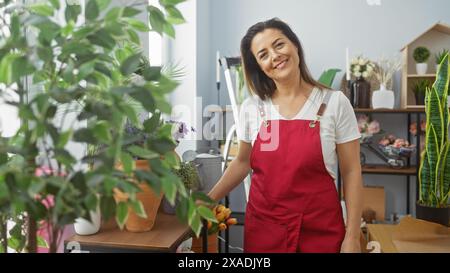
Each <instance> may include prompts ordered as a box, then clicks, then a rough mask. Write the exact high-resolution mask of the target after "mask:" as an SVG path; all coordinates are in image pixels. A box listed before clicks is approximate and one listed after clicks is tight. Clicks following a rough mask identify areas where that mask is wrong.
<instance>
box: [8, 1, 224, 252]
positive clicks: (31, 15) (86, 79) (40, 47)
mask: <svg viewBox="0 0 450 273" xmlns="http://www.w3.org/2000/svg"><path fill="white" fill-rule="evenodd" d="M181 2H183V0H161V1H160V4H161V9H159V8H157V7H155V6H148V5H147V2H146V1H140V2H139V4H141V5H144V7H145V8H144V9H137V8H136V6H137V5H138V2H137V1H133V2H130V3H128V4H124V5H123V6H120V7H110V6H109V4H110V1H108V0H89V1H86V7H85V13H84V17H85V18H84V19H85V20H83V23H81V22H82V20H81V19H80V17H81V15H82V8H81V6H80V5H78V4H77V2H67V3H68V4H65V5H62V4H61V2H60V1H58V0H51V1H43V2H38V3H34V4H30V5H24V4H20V3H18V2H15V1H11V0H9V1H8V0H6V1H2V2H1V3H0V21H1V22H2V28H1V33H0V35H1V36H0V84H2V86H3V87H2V89H0V95H2V96H3V95H4V94H5V92H4V91H5V89H8V90H11V91H12V92H14V93H15V94H16V95H17V97H18V99H17V100H11V99H10V98H5V101H6V102H7V103H8V104H9V105H12V106H14V107H16V108H17V110H18V113H19V117H20V119H21V127H20V129H19V130H18V131H17V133H16V135H14V136H12V137H10V138H0V158H1V161H0V213H1V219H13V220H15V219H23V221H15V223H16V226H17V225H20V226H18V228H16V229H13V230H16V231H17V230H21V231H23V230H25V231H26V232H24V233H20V235H21V236H23V238H22V239H20V241H21V242H25V250H24V251H27V252H36V250H37V244H38V236H37V233H38V228H39V225H38V223H40V222H41V221H42V220H45V221H47V223H48V224H50V225H51V234H50V237H49V240H50V241H49V242H48V244H49V248H50V252H56V250H57V246H58V242H59V241H60V239H61V234H62V231H63V230H64V227H65V226H66V225H68V224H72V223H74V221H75V219H77V218H79V217H83V218H86V219H89V218H90V211H92V210H95V209H96V208H97V205H98V204H100V208H101V213H102V216H103V217H104V219H106V220H107V219H109V218H111V217H115V219H116V221H117V223H118V225H119V226H120V227H121V228H122V227H123V226H124V224H125V222H126V220H127V218H128V207H129V206H130V207H132V208H133V210H134V211H136V212H137V213H138V214H139V213H140V211H139V210H141V209H142V204H140V202H139V201H138V200H136V199H135V198H134V197H135V193H136V192H137V191H138V190H139V189H138V188H137V187H136V185H135V184H134V183H133V179H134V178H137V179H138V180H139V181H144V182H146V183H147V184H148V185H149V186H150V187H151V188H152V189H154V190H156V191H157V192H159V191H162V192H163V193H164V194H165V195H166V197H167V198H168V199H169V201H170V202H171V203H174V201H175V197H176V195H177V193H179V195H180V196H181V198H180V206H178V209H177V216H178V217H179V218H180V219H181V220H182V221H184V222H185V223H188V224H189V225H190V226H191V227H192V229H193V231H194V232H195V233H196V234H197V235H198V234H199V233H200V230H201V227H202V224H201V220H202V218H205V219H209V220H211V221H216V220H215V218H214V215H213V214H212V212H211V211H210V210H209V209H208V208H207V207H204V206H200V207H197V206H196V205H195V202H196V201H197V200H200V199H201V200H203V201H204V202H209V203H213V202H212V200H210V199H209V198H208V197H207V196H206V194H202V193H197V194H195V195H188V193H187V192H186V190H185V187H184V185H183V183H182V181H181V179H180V178H179V177H178V176H177V175H175V174H174V173H173V171H172V168H173V167H174V168H177V165H178V164H179V162H178V160H177V159H176V157H175V156H174V155H173V150H174V148H175V147H176V142H175V141H174V139H173V137H172V134H171V132H172V124H166V123H161V122H160V117H159V115H160V114H161V113H167V114H169V113H170V111H171V105H170V104H169V103H168V101H167V100H166V96H167V94H169V93H170V92H172V91H173V90H174V89H175V88H176V87H177V86H178V83H177V82H176V81H174V80H172V79H171V78H170V77H169V75H165V74H164V73H163V72H162V70H161V68H160V67H154V66H149V65H148V64H145V63H143V62H142V59H143V56H142V52H141V51H138V52H136V51H135V50H133V49H132V48H133V47H135V46H136V45H137V46H138V47H139V46H140V41H139V36H138V34H137V32H139V31H140V32H148V31H155V32H157V33H159V34H161V35H162V34H163V33H164V34H166V35H168V36H170V37H174V36H175V31H174V27H173V24H178V23H183V22H184V18H183V16H182V14H181V13H180V12H179V10H178V9H177V8H176V5H178V4H179V3H181ZM142 12H145V13H147V14H148V18H149V20H148V21H147V22H142V21H139V20H138V19H136V18H135V16H136V15H137V14H140V13H142ZM56 14H64V20H56V17H57V16H55V15H56ZM139 70H141V71H140V72H139V73H140V74H142V77H143V79H141V80H140V81H139V80H138V81H136V79H134V80H130V75H132V74H133V73H135V72H136V71H139ZM32 90H33V92H31V91H32ZM130 98H132V99H134V101H136V102H138V103H139V104H140V106H141V107H142V108H143V109H145V110H146V111H147V112H148V113H149V115H148V116H147V117H145V120H144V121H143V122H142V123H141V122H140V120H139V115H138V113H137V112H136V110H135V108H134V106H133V104H132V103H130ZM70 114H72V115H75V117H74V118H72V120H70V119H69V118H68V116H69V115H70ZM127 119H128V120H129V121H130V123H131V124H133V125H134V126H136V127H138V128H142V129H143V130H144V131H145V132H146V133H148V134H149V137H148V138H147V139H145V140H144V145H143V146H137V145H131V146H127V145H126V141H127V136H126V134H125V124H126V120H127ZM140 125H142V127H140ZM71 143H72V144H73V143H78V144H79V145H84V146H85V147H86V146H87V145H93V146H94V147H96V149H97V150H96V151H95V152H93V153H90V154H88V155H87V156H85V157H84V158H82V159H81V160H80V159H79V158H76V157H75V156H74V154H73V153H72V151H71V150H70V149H69V148H68V146H69V145H68V144H71ZM98 147H104V149H98ZM91 152H92V151H91ZM11 154H12V155H16V156H17V157H20V160H17V161H16V162H17V165H16V166H14V167H13V166H11V165H9V164H8V162H9V157H8V155H11ZM135 156H137V157H140V158H144V159H145V160H147V161H148V163H149V165H151V166H152V168H151V170H149V171H144V170H135V169H134V165H133V157H135ZM38 157H40V158H41V159H42V160H38ZM92 162H95V164H91V165H90V168H86V167H85V165H83V164H87V163H92ZM118 163H121V164H122V165H123V170H117V169H116V168H115V167H116V166H117V164H118ZM44 166H47V167H48V168H50V169H51V170H53V173H52V175H45V176H37V175H36V174H35V170H36V169H37V168H39V167H44ZM61 173H65V175H64V176H60V175H55V174H61ZM114 188H118V189H120V190H121V191H123V192H124V193H129V194H130V197H131V198H130V199H129V200H128V201H127V202H119V203H116V201H115V199H114V193H113V189H114ZM49 197H51V198H53V201H54V206H47V207H46V206H45V205H44V204H43V203H42V202H41V200H47V198H49ZM5 230H6V229H5V228H4V225H2V230H1V232H2V237H1V238H0V240H2V244H1V245H2V246H3V251H4V252H6V250H7V249H6V246H7V244H8V243H7V242H6V241H7V236H8V234H6V237H5ZM17 234H19V233H18V232H17Z"/></svg>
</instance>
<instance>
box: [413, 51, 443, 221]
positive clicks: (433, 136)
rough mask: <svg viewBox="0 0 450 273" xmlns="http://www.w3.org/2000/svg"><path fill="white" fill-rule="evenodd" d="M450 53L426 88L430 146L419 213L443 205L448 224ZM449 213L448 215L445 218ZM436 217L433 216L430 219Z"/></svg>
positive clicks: (424, 164) (421, 173) (421, 171)
mask: <svg viewBox="0 0 450 273" xmlns="http://www.w3.org/2000/svg"><path fill="white" fill-rule="evenodd" d="M449 77H450V74H449V56H448V54H447V55H446V56H445V57H444V58H443V60H442V62H441V64H440V66H439V70H438V72H437V75H436V81H435V82H434V84H433V86H432V87H431V88H427V91H426V99H425V100H426V105H425V111H426V116H427V127H426V138H425V139H426V146H425V150H424V152H423V154H422V158H421V160H422V161H421V165H420V169H419V200H418V207H417V209H418V211H417V214H418V217H419V218H424V217H425V218H426V217H427V216H430V217H431V218H433V217H432V215H433V214H434V213H436V211H434V212H433V211H428V212H426V213H424V214H425V215H423V213H422V212H423V207H431V208H436V209H442V215H443V216H442V217H444V219H443V220H442V221H439V220H437V221H438V222H441V223H443V224H445V225H448V214H449V204H448V201H449V194H450V142H449V140H448V130H449V108H448V103H447V99H448V87H449ZM445 215H446V217H447V218H446V219H445ZM430 220H433V219H430Z"/></svg>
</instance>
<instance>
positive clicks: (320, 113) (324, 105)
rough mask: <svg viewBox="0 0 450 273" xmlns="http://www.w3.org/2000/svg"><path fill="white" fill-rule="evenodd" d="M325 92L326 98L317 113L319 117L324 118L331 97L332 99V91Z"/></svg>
mask: <svg viewBox="0 0 450 273" xmlns="http://www.w3.org/2000/svg"><path fill="white" fill-rule="evenodd" d="M323 92H325V97H324V98H323V100H322V104H321V105H320V107H319V110H318V111H317V116H318V117H322V116H323V113H325V109H326V108H327V104H328V102H329V101H330V97H331V92H333V91H331V90H324V91H323Z"/></svg>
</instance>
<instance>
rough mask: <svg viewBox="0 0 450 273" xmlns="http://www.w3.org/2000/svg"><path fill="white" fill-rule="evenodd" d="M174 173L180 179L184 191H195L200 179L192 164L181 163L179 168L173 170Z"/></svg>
mask: <svg viewBox="0 0 450 273" xmlns="http://www.w3.org/2000/svg"><path fill="white" fill-rule="evenodd" d="M174 173H175V174H176V175H178V177H180V178H181V181H182V182H183V184H184V186H185V187H186V189H188V190H195V189H197V188H198V186H199V183H200V178H199V176H198V172H197V168H196V167H195V163H194V162H181V163H180V168H179V169H174Z"/></svg>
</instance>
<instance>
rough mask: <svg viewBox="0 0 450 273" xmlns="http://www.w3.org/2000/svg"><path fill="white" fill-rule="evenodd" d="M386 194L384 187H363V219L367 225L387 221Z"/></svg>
mask: <svg viewBox="0 0 450 273" xmlns="http://www.w3.org/2000/svg"><path fill="white" fill-rule="evenodd" d="M385 201H386V197H385V193H384V187H374V186H365V187H363V218H364V221H366V223H371V222H372V221H371V220H372V219H373V218H374V219H375V220H376V221H384V220H385V209H386V206H385Z"/></svg>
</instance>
